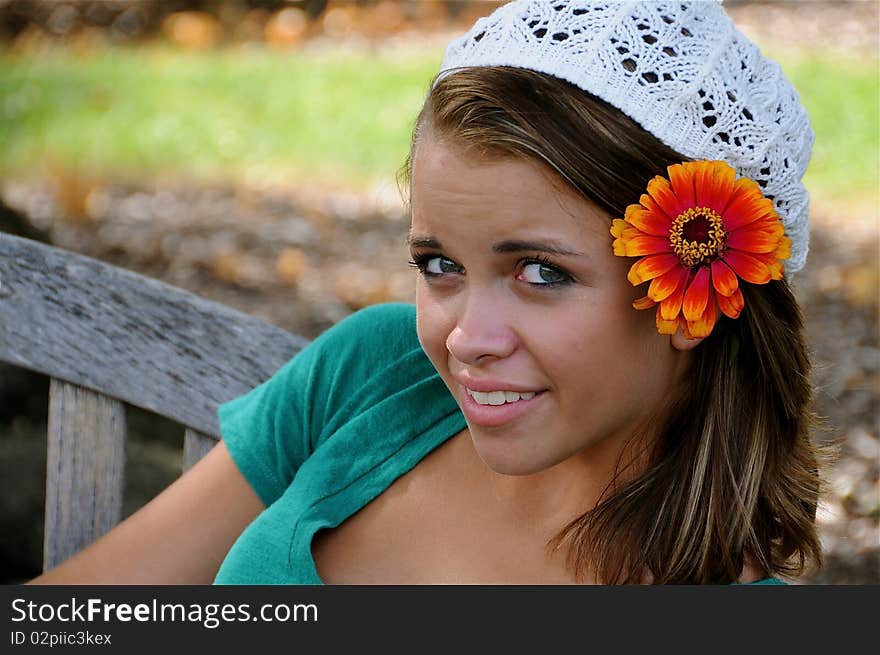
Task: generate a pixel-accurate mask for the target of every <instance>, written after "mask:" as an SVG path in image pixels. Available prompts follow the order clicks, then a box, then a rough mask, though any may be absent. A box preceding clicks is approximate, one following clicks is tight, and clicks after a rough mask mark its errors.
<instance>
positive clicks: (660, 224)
mask: <svg viewBox="0 0 880 655" xmlns="http://www.w3.org/2000/svg"><path fill="white" fill-rule="evenodd" d="M625 218H626V222H627V223H630V224H631V225H633V226H635V227H637V228H638V229H640V230H641V231H642V232H645V233H646V234H653V235H654V236H657V237H668V236H669V226H670V225H671V223H670V221H669V219H668V218H666V216H665V215H664V214H658V213H657V212H656V211H652V210H651V209H647V208H645V207H642V206H641V205H630V206H629V207H627V208H626V216H625Z"/></svg>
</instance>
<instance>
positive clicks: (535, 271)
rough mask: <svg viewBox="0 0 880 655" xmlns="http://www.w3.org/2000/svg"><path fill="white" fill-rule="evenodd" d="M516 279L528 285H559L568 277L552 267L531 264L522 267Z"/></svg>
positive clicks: (537, 263)
mask: <svg viewBox="0 0 880 655" xmlns="http://www.w3.org/2000/svg"><path fill="white" fill-rule="evenodd" d="M517 279H519V280H523V281H524V282H528V283H529V284H559V283H560V282H565V281H566V280H567V279H568V276H567V275H565V273H563V272H562V271H559V270H557V269H555V268H553V267H552V266H547V265H546V264H541V263H540V262H533V263H530V264H526V265H525V266H523V267H522V270H521V271H520V274H519V275H518V276H517Z"/></svg>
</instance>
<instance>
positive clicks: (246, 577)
mask: <svg viewBox="0 0 880 655" xmlns="http://www.w3.org/2000/svg"><path fill="white" fill-rule="evenodd" d="M218 416H219V420H220V431H221V434H222V437H223V440H224V441H225V442H226V446H227V448H228V449H229V452H230V454H231V455H232V458H233V460H234V461H235V462H236V464H237V465H238V467H239V469H240V470H241V472H242V474H243V475H244V476H245V478H246V479H247V480H248V482H249V483H250V484H251V486H252V487H253V488H254V490H255V491H256V493H257V495H259V497H260V499H261V500H262V501H263V503H265V504H266V510H265V511H263V512H262V513H261V514H260V515H259V516H258V517H257V518H256V519H255V520H254V521H253V522H252V523H251V524H250V525H249V526H248V527H247V528H246V529H245V531H244V532H243V533H242V535H241V536H240V537H239V539H238V540H237V541H236V542H235V544H234V545H233V547H232V549H231V550H230V551H229V553H228V554H227V556H226V558H225V560H224V561H223V564H222V565H221V567H220V570H219V571H218V573H217V576H216V578H215V580H214V582H215V584H321V579H320V577H319V576H318V572H317V571H316V569H315V563H314V560H313V559H312V552H311V543H312V537H313V535H314V534H315V533H316V532H317V531H318V530H320V529H322V528H326V527H335V526H337V525H339V524H340V523H342V522H343V521H344V520H345V519H346V518H348V517H349V516H351V515H352V514H354V513H355V512H356V511H358V510H359V509H360V508H362V507H363V506H364V505H366V504H367V503H368V502H370V501H371V500H372V499H373V498H375V497H376V496H378V495H379V494H380V493H382V492H383V491H384V490H385V489H387V488H388V487H389V486H390V485H391V483H392V482H393V481H394V480H395V479H397V478H398V477H400V476H401V475H403V474H404V473H406V472H407V471H409V470H410V469H412V468H413V467H414V466H415V465H416V464H417V463H418V462H419V461H420V460H421V459H422V458H424V457H425V456H426V455H427V454H428V453H429V452H430V451H431V450H433V449H434V448H436V447H437V446H439V445H440V444H442V443H443V442H444V441H446V440H447V439H449V438H450V437H452V436H453V435H454V434H456V433H458V432H460V431H461V430H463V429H464V428H465V427H466V423H465V420H464V416H463V415H462V413H461V412H460V411H459V408H458V405H457V403H456V402H455V399H454V398H453V397H452V395H451V394H450V393H449V391H448V389H447V388H446V385H445V384H444V383H443V380H441V379H440V376H439V375H438V374H437V371H436V369H435V368H434V366H433V365H432V364H431V362H430V360H429V359H428V358H427V356H426V355H425V353H424V351H423V350H422V347H421V344H419V340H418V336H417V334H416V315H415V307H413V306H412V305H406V304H400V303H388V304H381V305H373V306H371V307H367V308H365V309H362V310H360V311H358V312H355V313H354V314H352V315H351V316H349V317H348V318H346V319H345V320H343V321H340V322H339V323H338V324H336V325H335V326H333V327H332V328H330V329H329V330H327V331H326V332H324V333H323V334H322V335H321V336H320V337H318V338H317V339H315V341H313V342H312V343H311V344H309V345H308V346H307V347H306V348H305V349H303V350H302V351H301V352H300V353H298V354H297V355H296V356H295V357H294V358H293V359H292V360H291V361H289V362H288V363H287V364H286V365H285V366H284V367H282V368H281V369H280V370H279V371H278V372H277V373H276V374H275V375H274V376H273V377H272V378H271V379H270V380H268V381H267V382H265V383H263V384H262V385H260V386H258V387H256V388H255V389H253V390H252V391H250V392H249V393H247V394H245V395H244V396H241V397H239V398H236V399H234V400H232V401H230V402H228V403H225V404H223V405H221V406H220V408H219V410H218Z"/></svg>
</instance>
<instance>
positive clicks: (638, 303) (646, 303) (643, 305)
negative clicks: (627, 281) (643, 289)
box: [633, 296, 657, 309]
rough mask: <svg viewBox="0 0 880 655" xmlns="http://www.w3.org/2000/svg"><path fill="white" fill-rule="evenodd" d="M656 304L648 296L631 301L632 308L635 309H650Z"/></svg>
mask: <svg viewBox="0 0 880 655" xmlns="http://www.w3.org/2000/svg"><path fill="white" fill-rule="evenodd" d="M656 304H657V303H656V302H654V300H653V299H652V298H651V297H650V296H643V297H642V298H639V299H638V300H633V307H635V308H636V309H650V308H651V307H653V306H654V305H656Z"/></svg>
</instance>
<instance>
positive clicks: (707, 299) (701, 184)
mask: <svg viewBox="0 0 880 655" xmlns="http://www.w3.org/2000/svg"><path fill="white" fill-rule="evenodd" d="M667 171H668V172H669V179H666V178H664V177H660V176H659V175H658V176H657V177H655V178H654V179H653V180H651V181H650V182H649V183H648V192H647V193H645V194H642V197H641V198H640V199H639V204H638V205H630V206H629V207H627V208H626V215H625V217H624V218H623V219H619V218H615V219H614V221H613V223H612V226H611V234H612V235H613V236H614V237H615V239H614V254H615V255H619V256H621V257H639V258H640V259H639V260H638V261H636V262H635V263H634V264H633V265H632V267H631V268H630V270H629V275H628V276H627V277H628V279H629V281H630V282H631V283H632V284H633V286H636V285H639V284H642V283H644V282H648V281H650V282H651V284H650V286H649V287H648V294H647V295H646V296H644V297H643V298H640V299H638V300H636V301H635V302H634V303H633V307H635V308H636V309H648V308H650V307H653V306H654V305H658V307H657V330H658V331H659V332H660V333H661V334H675V330H676V328H677V327H679V326H680V327H681V329H682V332H683V333H684V335H685V336H687V337H688V338H695V337H705V336H708V335H709V334H710V333H711V332H712V328H713V327H715V322H716V320H717V318H718V316H719V312H720V313H721V314H724V315H726V316H729V317H730V318H737V317H739V314H740V312H741V311H742V309H743V306H744V304H745V302H744V300H743V295H742V291H741V290H740V288H739V280H740V279H741V280H744V281H745V282H751V283H752V284H766V283H767V282H769V281H770V280H779V279H781V278H782V275H783V269H782V263H781V262H780V260H782V259H787V258H788V257H789V256H790V255H791V239H789V238H788V237H786V236H785V234H784V229H783V227H782V223H781V222H780V220H779V215H778V214H777V213H776V210H775V209H774V208H773V202H772V201H771V200H770V199H768V198H765V197H764V195H763V194H762V193H761V188H760V187H759V186H758V185H757V184H756V183H755V182H754V181H752V180H750V179H747V178H740V179H736V171H734V170H733V168H731V167H730V166H729V165H728V164H726V163H725V162H723V161H694V162H685V163H683V164H673V165H672V166H670V167H669V168H668V169H667Z"/></svg>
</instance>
